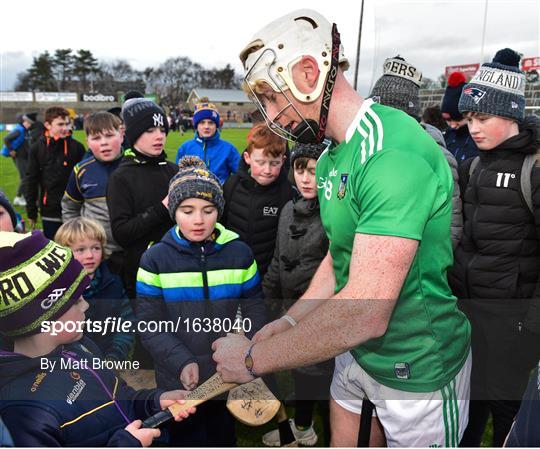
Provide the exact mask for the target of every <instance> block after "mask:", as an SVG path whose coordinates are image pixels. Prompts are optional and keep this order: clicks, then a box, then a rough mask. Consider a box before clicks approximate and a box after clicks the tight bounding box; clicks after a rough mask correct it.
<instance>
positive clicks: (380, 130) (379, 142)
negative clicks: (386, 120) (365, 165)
mask: <svg viewBox="0 0 540 449" xmlns="http://www.w3.org/2000/svg"><path fill="white" fill-rule="evenodd" d="M367 113H368V114H369V115H370V116H371V118H373V121H374V122H375V124H376V125H377V151H381V150H382V142H383V126H382V122H381V119H380V118H379V116H378V115H377V114H375V112H373V110H372V109H368V110H367Z"/></svg>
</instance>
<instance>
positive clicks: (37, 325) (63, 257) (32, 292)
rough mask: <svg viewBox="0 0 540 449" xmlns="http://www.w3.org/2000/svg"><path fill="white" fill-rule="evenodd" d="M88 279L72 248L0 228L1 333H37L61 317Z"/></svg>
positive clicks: (35, 233) (37, 235)
mask: <svg viewBox="0 0 540 449" xmlns="http://www.w3.org/2000/svg"><path fill="white" fill-rule="evenodd" d="M89 283H90V278H89V277H88V276H87V275H86V272H85V271H84V269H83V267H82V265H81V264H80V263H79V262H77V261H76V260H75V258H74V257H73V254H72V253H71V250H70V249H69V248H65V247H63V246H60V245H58V244H57V243H55V242H53V241H51V240H49V239H47V238H46V237H45V236H44V235H43V233H42V232H41V231H33V232H32V233H31V234H16V233H13V232H0V333H1V334H3V335H6V336H8V337H23V336H28V335H33V334H37V333H39V332H40V330H41V323H42V322H43V321H46V320H49V321H54V320H56V319H58V318H60V317H61V316H62V315H63V314H64V313H65V312H67V311H68V310H69V308H70V307H71V306H72V305H73V304H74V303H75V301H76V300H77V299H79V297H80V296H81V295H82V292H83V291H84V290H85V288H86V287H87V286H88V284H89Z"/></svg>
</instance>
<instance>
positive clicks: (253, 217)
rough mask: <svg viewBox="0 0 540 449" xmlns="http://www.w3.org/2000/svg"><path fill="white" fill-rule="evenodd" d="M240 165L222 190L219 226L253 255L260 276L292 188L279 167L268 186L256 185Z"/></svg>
mask: <svg viewBox="0 0 540 449" xmlns="http://www.w3.org/2000/svg"><path fill="white" fill-rule="evenodd" d="M248 169H249V166H248V165H245V164H240V165H239V167H238V172H237V173H236V174H235V175H233V176H231V177H229V179H228V180H227V182H226V183H225V185H224V186H223V193H224V196H225V210H224V212H223V216H222V217H221V220H220V222H221V223H222V224H223V225H224V226H225V227H226V228H227V229H230V230H231V231H234V232H236V233H237V234H239V235H240V239H241V240H242V241H243V242H245V243H247V244H248V246H249V247H250V248H251V250H252V251H253V255H254V256H255V260H256V261H257V267H258V268H259V273H260V274H261V276H264V275H265V274H266V271H267V270H268V265H270V261H271V260H272V255H273V254H274V247H275V244H276V234H277V229H278V222H279V215H280V214H281V210H282V209H283V206H285V204H286V203H287V202H288V201H289V200H290V199H292V197H293V188H292V186H291V184H290V183H289V181H288V180H287V170H286V169H285V168H284V167H283V168H282V169H281V172H280V174H279V176H278V178H277V179H276V180H275V181H274V182H273V183H272V184H270V185H267V186H262V185H260V184H258V183H257V182H256V181H255V180H254V179H253V178H252V177H251V175H250V174H249V172H248Z"/></svg>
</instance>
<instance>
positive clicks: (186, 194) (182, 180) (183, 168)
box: [169, 156, 225, 221]
mask: <svg viewBox="0 0 540 449" xmlns="http://www.w3.org/2000/svg"><path fill="white" fill-rule="evenodd" d="M178 167H179V169H180V170H179V171H178V173H177V174H176V175H175V176H174V177H173V178H172V179H171V182H170V183H169V214H170V216H171V218H172V220H173V221H176V219H175V214H176V209H177V208H178V206H180V204H181V203H182V201H184V200H187V199H189V198H200V199H202V200H206V201H209V202H210V203H212V204H213V205H214V206H216V208H217V210H218V216H219V217H221V214H222V213H223V208H224V207H225V199H224V198H223V191H222V190H221V184H220V182H219V179H218V178H217V177H216V175H214V174H213V173H212V172H211V171H209V170H208V169H207V168H206V165H205V163H204V162H203V161H202V159H200V158H198V157H197V156H184V157H183V158H182V159H180V162H179V163H178Z"/></svg>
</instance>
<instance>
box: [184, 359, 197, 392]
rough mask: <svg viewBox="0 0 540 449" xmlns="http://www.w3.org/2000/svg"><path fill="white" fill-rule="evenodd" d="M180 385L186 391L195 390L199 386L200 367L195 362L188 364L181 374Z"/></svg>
mask: <svg viewBox="0 0 540 449" xmlns="http://www.w3.org/2000/svg"><path fill="white" fill-rule="evenodd" d="M180 383H181V384H182V385H183V386H184V388H185V389H186V390H190V391H191V390H193V389H194V388H196V387H197V385H198V384H199V365H198V364H197V363H195V362H192V363H188V364H187V365H186V366H184V368H183V369H182V372H181V373H180Z"/></svg>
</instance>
